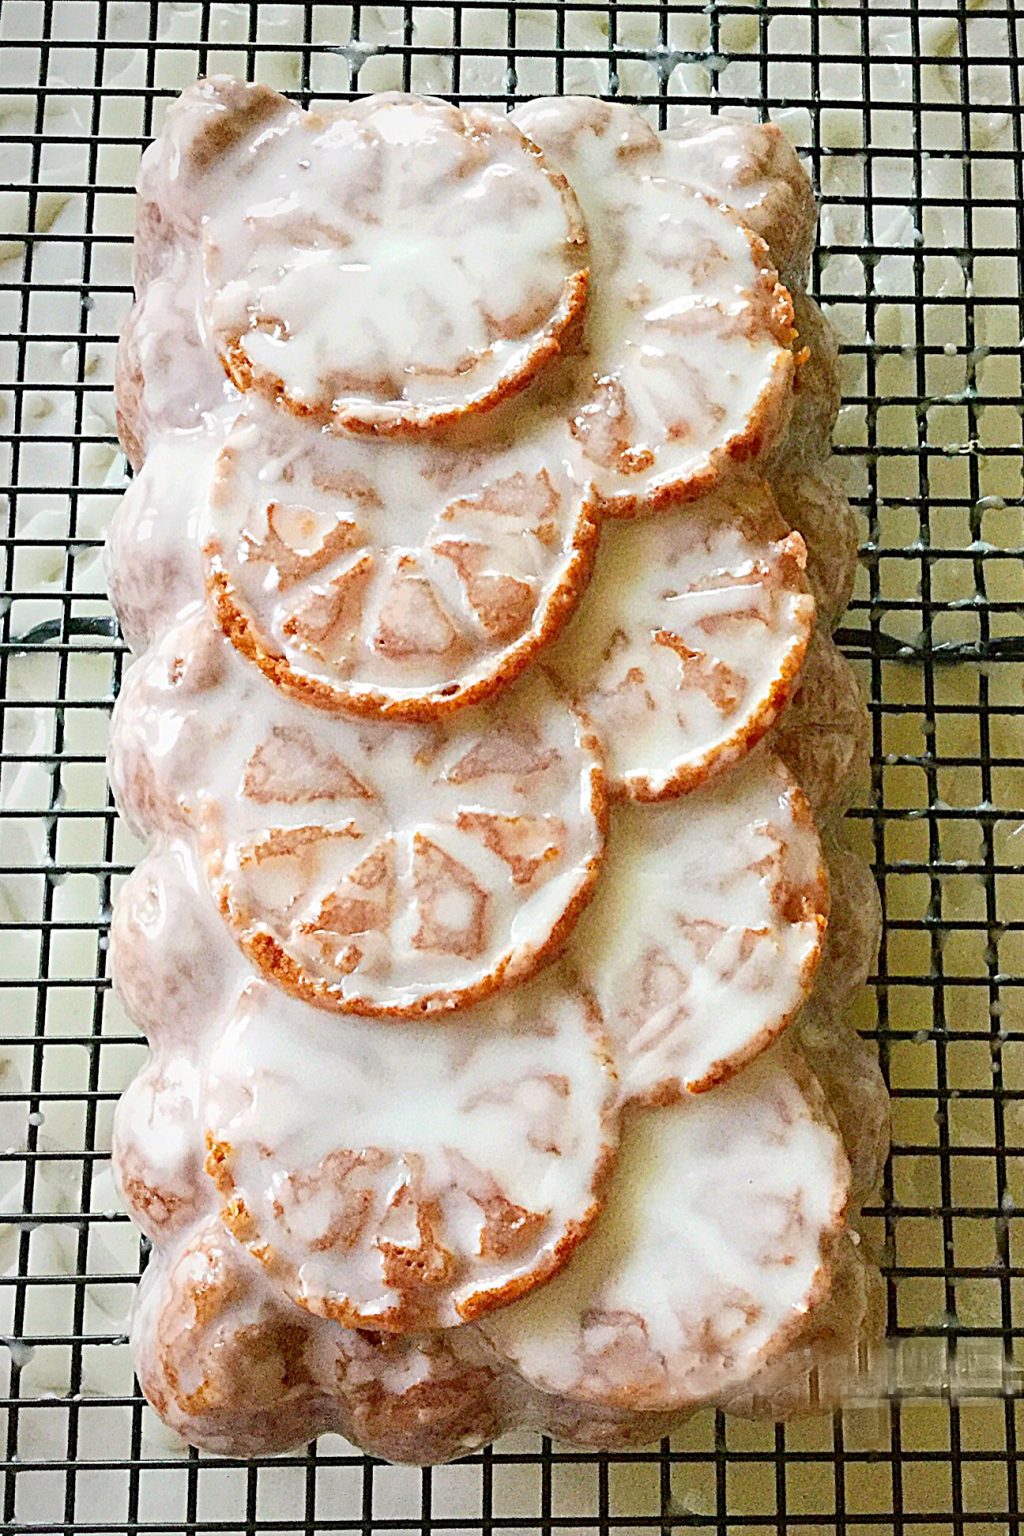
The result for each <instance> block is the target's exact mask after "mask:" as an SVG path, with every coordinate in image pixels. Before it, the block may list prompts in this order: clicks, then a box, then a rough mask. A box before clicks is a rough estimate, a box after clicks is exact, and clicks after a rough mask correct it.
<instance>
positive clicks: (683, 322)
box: [513, 97, 794, 514]
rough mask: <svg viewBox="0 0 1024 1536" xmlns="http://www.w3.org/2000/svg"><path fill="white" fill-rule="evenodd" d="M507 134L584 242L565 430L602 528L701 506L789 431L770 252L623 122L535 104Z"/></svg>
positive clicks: (560, 104)
mask: <svg viewBox="0 0 1024 1536" xmlns="http://www.w3.org/2000/svg"><path fill="white" fill-rule="evenodd" d="M513 121H515V122H517V123H519V124H520V126H521V127H522V129H523V131H524V132H525V133H527V134H528V135H529V136H530V137H531V138H532V139H534V141H535V142H536V143H538V144H540V146H541V148H542V149H544V150H545V151H546V152H547V153H548V155H549V158H550V159H551V161H552V162H553V163H554V164H555V165H557V166H558V167H559V168H560V169H561V170H562V171H564V173H565V175H566V176H567V177H568V179H569V181H570V182H571V184H572V185H573V186H574V187H575V188H576V191H577V194H578V196H579V199H580V204H581V206H582V208H583V212H584V216H585V218H586V220H587V226H588V228H589V230H590V233H591V252H592V269H593V295H592V299H591V303H590V305H589V307H588V321H587V337H586V357H585V370H586V374H587V376H588V378H587V380H586V381H585V380H584V379H583V378H582V377H581V378H580V381H579V382H580V384H581V385H582V386H583V397H582V398H581V400H580V402H579V404H578V406H577V408H576V410H575V412H574V413H573V416H572V420H571V430H572V431H573V434H574V436H575V438H576V440H577V444H578V446H579V448H580V451H581V453H582V456H583V459H584V462H585V465H586V469H587V472H588V473H589V474H590V475H592V476H593V481H594V485H595V488H596V490H597V492H598V494H599V495H600V497H601V498H602V500H603V501H604V502H605V503H606V504H607V506H608V509H609V510H610V511H611V512H613V513H620V514H621V513H631V512H636V511H642V510H647V509H648V508H649V506H650V505H652V504H653V505H655V506H659V505H665V504H669V503H671V502H672V501H678V500H680V499H687V498H691V497H693V496H694V495H698V494H700V493H701V491H703V490H706V489H708V488H709V487H710V486H711V485H712V484H713V483H714V482H715V481H716V480H717V479H718V478H719V477H720V476H721V475H722V474H723V473H724V472H725V471H726V470H727V468H728V467H729V465H730V463H731V462H734V461H736V460H741V459H755V458H757V457H758V455H759V454H761V453H762V452H764V451H766V450H767V449H768V448H770V447H771V446H773V445H774V443H775V442H776V441H777V439H778V438H779V437H780V435H781V433H782V432H783V431H784V429H785V425H786V422H787V420H788V416H789V410H790V406H791V392H792V381H793V371H794V360H793V354H792V352H791V350H790V342H791V340H792V329H791V321H792V311H791V304H790V299H789V295H788V293H787V292H786V290H785V289H784V288H782V287H781V286H780V285H779V284H778V281H777V273H776V271H775V269H774V268H773V267H772V265H771V261H770V258H769V256H768V253H767V248H766V247H765V246H764V244H763V242H761V241H760V240H758V239H757V238H756V237H754V236H752V235H751V232H750V231H749V230H748V229H747V228H746V227H745V226H744V225H742V224H741V223H740V221H739V219H738V218H737V216H736V215H735V214H734V213H733V212H732V211H731V210H730V209H728V208H727V207H726V206H725V205H724V204H721V203H719V202H716V201H714V200H711V199H709V198H708V197H706V196H705V195H703V194H702V193H700V192H697V191H695V190H693V188H692V186H691V185H690V184H689V183H688V181H687V180H686V178H685V175H684V174H682V173H681V172H680V170H679V169H678V165H679V158H680V157H679V156H678V155H677V154H675V153H673V152H671V151H670V150H669V149H668V148H667V147H666V146H665V145H664V144H663V142H662V140H661V139H660V138H659V136H658V134H656V133H655V132H654V130H653V129H652V128H650V127H649V126H648V124H647V123H646V122H645V121H644V119H643V118H641V117H640V116H639V115H638V114H637V113H636V112H635V111H633V109H632V108H629V107H625V106H621V105H616V104H608V103H602V102H596V101H590V100H587V99H585V98H582V97H579V98H562V99H546V100H541V101H538V102H531V103H529V104H528V105H526V106H524V107H520V108H517V109H516V111H515V112H514V113H513Z"/></svg>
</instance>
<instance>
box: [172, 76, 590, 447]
mask: <svg viewBox="0 0 1024 1536" xmlns="http://www.w3.org/2000/svg"><path fill="white" fill-rule="evenodd" d="M207 209H208V212H207V214H206V217H205V218H204V223H203V261H204V269H205V278H206V310H207V316H208V321H209V326H210V332H211V335H212V337H213V339H214V343H215V345H216V347H217V349H218V351H219V352H220V354H221V356H222V358H223V360H224V362H225V366H226V368H227V370H228V372H229V373H230V374H231V376H232V378H233V379H234V382H235V383H236V384H237V385H238V386H239V387H240V388H242V389H249V388H256V389H258V390H260V391H261V392H263V393H265V394H267V395H268V396H269V397H270V398H280V399H281V400H283V401H285V402H286V403H287V404H288V405H289V406H290V408H292V409H294V410H296V411H299V412H302V413H309V414H312V415H315V416H318V417H324V416H331V417H333V418H334V419H335V420H336V421H339V422H341V423H343V424H344V425H347V426H349V427H352V428H354V429H359V428H363V429H368V430H375V431H389V430H394V431H404V430H409V429H410V428H416V427H423V426H434V425H437V424H438V422H441V421H444V420H446V419H448V418H449V417H452V416H456V415H459V414H461V413H462V412H464V411H466V410H468V409H479V408H481V407H487V406H489V405H492V404H494V403H495V402H496V401H497V400H499V399H501V398H502V397H504V396H505V395H507V394H508V393H510V392H511V391H513V390H516V389H519V388H521V387H522V386H523V385H524V384H525V383H527V382H528V381H529V378H530V377H531V375H532V374H533V373H535V372H536V371H537V369H538V368H539V367H540V366H542V365H543V363H544V362H545V361H547V359H548V358H549V357H550V356H552V355H554V354H556V353H557V352H558V350H559V343H560V338H561V337H562V335H563V333H564V332H565V331H567V330H568V329H569V327H570V326H571V325H572V324H573V323H574V322H575V321H576V320H577V318H578V316H579V315H580V314H581V313H582V310H583V306H584V304H585V301H586V287H587V238H586V230H585V227H584V224H583V220H582V217H581V215H580V212H579V207H578V205H577V202H576V198H575V195H574V194H573V192H572V191H571V189H570V188H569V187H568V185H567V184H566V182H565V180H564V178H563V177H561V176H559V175H556V174H553V173H552V172H551V171H550V170H549V169H548V167H547V165H546V164H545V162H544V160H543V157H542V156H541V155H540V154H539V153H538V151H537V150H536V148H535V147H534V146H533V145H532V144H530V143H529V142H528V141H527V140H526V139H524V138H523V136H522V134H520V133H519V132H518V131H517V129H516V128H515V127H514V126H513V125H512V124H511V123H510V122H509V121H508V120H507V119H506V118H504V117H503V116H501V115H500V114H493V113H488V112H476V111H472V110H467V111H462V110H460V109H459V108H457V107H452V106H448V105H446V104H445V103H444V102H441V101H436V100H431V99H429V98H423V97H414V96H401V95H398V94H394V95H390V96H376V97H369V98H366V99H364V100H363V101H360V102H356V103H353V104H352V105H351V106H349V107H342V108H340V109H337V110H336V111H334V112H331V113H323V112H308V113H307V112H302V111H300V110H299V109H298V108H292V109H290V110H287V111H283V112H281V113H280V114H279V115H278V116H277V117H276V118H275V119H274V120H273V121H272V122H271V123H270V124H268V125H267V126H266V127H265V128H264V129H263V131H261V132H260V133H259V134H257V135H256V136H255V137H254V138H252V139H251V140H249V141H247V142H244V143H243V144H242V145H240V146H239V148H238V149H237V151H236V152H235V154H234V155H232V156H230V157H228V158H226V159H225V160H224V161H223V162H222V163H221V164H220V165H219V166H218V167H217V169H216V171H215V172H214V173H213V174H212V175H211V178H210V190H209V201H208V203H207ZM513 228H514V230H515V238H514V239H512V240H509V239H508V232H509V230H510V229H513Z"/></svg>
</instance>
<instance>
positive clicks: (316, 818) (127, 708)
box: [111, 615, 603, 1013]
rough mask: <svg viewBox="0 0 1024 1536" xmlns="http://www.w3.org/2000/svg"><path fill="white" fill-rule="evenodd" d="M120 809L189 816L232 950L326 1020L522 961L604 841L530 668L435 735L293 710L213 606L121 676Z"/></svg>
mask: <svg viewBox="0 0 1024 1536" xmlns="http://www.w3.org/2000/svg"><path fill="white" fill-rule="evenodd" d="M111 777H112V781H113V783H114V785H115V788H116V790H117V794H118V801H119V804H120V805H121V807H122V809H123V810H124V811H125V812H126V813H128V814H129V815H132V814H134V816H135V818H136V819H137V820H138V822H139V823H140V824H142V825H148V826H149V827H150V828H152V827H154V826H162V827H163V828H165V829H169V830H172V831H173V830H174V829H175V828H176V827H178V826H180V825H182V824H184V825H185V826H187V827H189V828H190V830H191V833H192V835H193V836H194V837H196V838H198V839H199V841H200V843H201V846H202V848H203V851H204V854H205V858H206V867H207V871H208V875H209V878H210V880H211V883H212V888H213V889H214V891H215V893H216V894H217V896H218V898H219V900H220V902H221V905H222V910H223V913H224V916H225V918H226V920H227V921H228V922H229V924H230V925H231V926H232V928H233V929H234V931H235V933H236V934H237V936H238V937H239V939H240V940H241V942H242V943H243V945H244V946H245V947H246V948H247V949H248V950H249V951H250V952H251V953H253V954H255V955H256V956H257V958H258V961H259V963H260V964H262V965H264V966H265V967H266V968H267V969H268V970H269V971H270V972H271V973H272V974H275V975H277V976H278V977H279V978H281V979H283V980H284V981H285V982H286V984H287V985H289V986H290V987H292V988H294V989H296V990H298V991H300V992H302V993H303V995H305V996H307V997H309V998H311V999H312V1000H314V1001H316V1002H319V1003H321V1004H322V1005H323V1006H325V1007H336V1008H343V1009H354V1010H356V1011H360V1010H369V1011H371V1012H373V1011H383V1012H389V1011H407V1012H412V1013H418V1012H423V1011H429V1010H431V1009H433V1008H438V1007H440V1008H444V1007H449V1006H452V1005H453V1004H456V1003H458V1002H459V1001H463V1002H465V1001H468V1000H469V998H470V997H471V996H473V995H479V994H480V993H481V992H482V991H486V990H490V988H491V987H492V985H494V984H496V983H497V982H499V981H501V982H503V983H506V984H507V983H509V982H511V981H513V980H515V979H521V978H522V977H523V976H525V975H527V974H528V973H529V972H530V971H531V970H532V969H534V968H535V967H536V965H537V963H538V962H539V960H540V958H541V957H542V956H543V954H544V953H545V952H546V950H547V949H548V948H549V947H550V945H551V943H552V941H553V940H554V939H557V938H558V936H559V935H560V934H561V933H563V932H565V931H566V930H567V929H568V927H569V926H570V925H571V923H572V922H573V921H574V919H575V916H576V913H577V911H578V909H579V907H580V906H581V904H582V903H583V901H584V900H585V899H586V897H587V894H588V892H589V890H590V887H591V885H592V882H593V879H594V877H595V874H596V869H597V864H598V861H599V859H600V857H601V852H602V847H603V818H602V801H603V788H602V782H603V781H602V774H601V770H600V766H599V763H598V759H597V756H596V751H595V748H594V745H593V743H592V741H591V738H590V736H589V734H588V732H587V731H586V730H585V728H584V727H583V726H582V725H581V723H580V722H579V720H578V719H577V718H576V716H575V715H574V714H573V712H572V710H571V709H570V708H569V707H568V706H567V704H566V702H565V701H564V700H563V699H562V698H561V697H559V696H558V695H557V694H556V693H555V691H554V690H553V688H552V687H551V685H550V684H549V683H548V682H546V680H545V678H544V676H543V674H541V673H537V674H535V675H533V676H531V677H530V678H528V679H527V680H525V681H524V682H523V684H521V685H520V686H519V687H518V688H517V689H516V690H514V692H512V693H506V694H503V695H502V697H501V698H500V699H499V700H498V701H496V702H495V703H490V704H486V705H482V706H480V707H479V708H476V709H471V710H462V711H460V712H459V714H458V715H457V716H456V717H454V718H453V719H452V720H451V722H450V723H446V725H445V726H444V727H443V728H441V727H424V726H411V725H388V724H385V723H383V722H380V721H358V720H353V719H349V718H347V717H344V716H335V715H328V714H324V713H323V712H321V711H314V710H310V709H308V708H304V707H303V706H301V705H298V704H294V703H292V702H291V701H289V700H288V699H285V698H283V697H282V696H281V694H280V692H279V690H277V689H275V688H274V687H273V686H272V685H271V684H269V683H267V682H266V681H265V680H264V679H263V678H262V677H261V676H260V674H259V672H258V671H257V669H256V668H254V667H252V666H250V665H248V664H247V663H246V662H245V661H243V660H242V658H241V657H240V656H239V655H238V653H237V652H236V651H235V650H234V649H233V648H232V647H231V646H230V645H229V644H228V643H227V641H225V640H224V639H223V638H222V637H221V636H220V635H219V634H218V632H217V631H215V630H214V629H213V627H212V625H211V624H210V621H209V619H208V618H207V617H206V616H205V615H201V616H199V617H196V618H194V619H190V620H187V621H186V622H185V623H184V624H182V625H181V626H179V627H178V628H177V629H174V630H172V631H170V632H169V633H168V635H166V636H165V637H164V640H163V641H162V642H161V645H160V646H159V647H158V648H157V649H156V650H154V651H153V652H152V653H151V654H150V655H149V656H148V657H147V658H146V659H145V660H144V661H143V662H142V663H141V664H140V665H139V666H138V667H136V668H135V669H134V670H133V671H132V672H131V674H130V675H129V677H128V679H127V681H126V684H125V686H124V688H123V690H122V693H121V696H120V698H119V700H118V704H117V708H116V711H115V716H114V723H113V728H112V739H111Z"/></svg>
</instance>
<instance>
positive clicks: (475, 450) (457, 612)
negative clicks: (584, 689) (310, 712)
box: [202, 400, 597, 718]
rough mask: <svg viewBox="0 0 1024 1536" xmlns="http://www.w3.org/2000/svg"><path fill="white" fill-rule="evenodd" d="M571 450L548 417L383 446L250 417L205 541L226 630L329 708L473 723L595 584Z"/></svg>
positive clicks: (219, 480) (522, 417)
mask: <svg viewBox="0 0 1024 1536" xmlns="http://www.w3.org/2000/svg"><path fill="white" fill-rule="evenodd" d="M569 447H570V439H569V438H568V435H567V434H566V433H565V431H564V427H563V424H562V423H561V422H560V421H558V420H557V419H556V420H554V421H552V420H550V418H547V417H545V416H544V415H543V414H542V413H539V412H537V411H531V412H529V413H524V412H522V411H520V412H517V414H516V417H515V420H514V421H513V420H512V419H511V418H510V417H509V416H508V415H507V414H505V415H503V416H502V417H501V419H500V421H498V422H494V421H493V420H492V419H491V418H488V420H487V421H486V422H481V423H479V424H477V425H476V428H475V429H470V430H468V431H462V432H459V433H457V434H454V435H453V434H449V435H448V436H447V437H446V438H445V439H444V440H442V441H437V440H435V439H425V438H422V437H415V438H411V439H409V438H397V439H386V440H379V439H374V438H366V437H354V436H351V435H348V434H344V433H342V434H339V433H337V432H329V431H320V430H316V429H314V428H313V427H306V428H303V427H302V426H301V425H300V424H298V423H296V422H295V421H294V420H293V419H292V418H291V417H290V416H288V415H287V413H285V412H283V411H279V410H275V409H274V408H273V407H271V406H269V405H266V404H264V403H263V402H261V401H259V400H255V401H253V402H251V403H250V404H248V405H247V406H246V408H245V410H244V411H243V412H242V414H241V416H240V417H239V419H238V421H237V423H236V424H235V426H234V428H233V430H232V431H231V433H230V435H229V437H228V440H227V442H226V444H225V446H224V448H223V449H222V451H221V452H220V454H219V456H218V459H217V462H216V465H215V468H214V472H213V478H212V490H211V493H210V498H209V518H208V521H207V523H206V525H205V527H204V531H203V534H202V540H203V543H204V545H205V547H206V562H207V571H208V575H209V576H210V578H211V579H212V581H213V582H214V583H215V590H216V601H217V605H218V614H219V617H220V621H221V624H222V626H223V627H224V629H225V631H226V632H227V633H228V634H229V635H231V637H232V639H233V640H234V642H235V644H236V645H238V646H239V648H240V649H242V650H244V651H245V652H246V654H247V655H249V656H251V657H252V658H253V659H254V660H256V661H257V662H258V664H259V665H260V666H261V667H262V668H263V670H264V671H265V672H266V673H267V675H268V676H271V677H273V678H274V679H275V681H277V682H278V683H279V684H280V685H281V686H282V687H284V688H286V689H287V690H288V691H289V692H292V693H294V694H296V695H297V696H299V697H303V698H307V699H309V700H310V701H311V702H313V703H316V704H319V705H323V706H325V707H335V708H336V707H342V708H346V709H349V710H355V711H357V712H360V713H373V712H381V713H386V714H389V715H392V716H399V715H410V716H412V717H413V718H417V717H423V716H424V715H426V714H428V713H429V714H437V713H439V712H442V711H443V712H445V713H448V712H450V710H452V709H454V708H457V707H460V706H462V705H464V704H465V703H467V702H469V701H471V700H472V699H474V698H475V697H477V696H478V695H479V694H481V693H485V692H489V691H491V690H492V689H493V688H494V686H495V684H496V683H497V681H499V680H501V679H503V678H506V679H507V678H508V677H509V676H512V675H514V674H515V673H516V672H517V671H519V670H521V669H522V667H523V666H524V665H525V664H526V662H527V661H528V660H529V659H530V657H531V655H532V654H533V653H534V652H535V651H536V650H537V648H538V646H539V645H540V644H541V643H542V641H543V640H544V639H546V638H548V637H549V636H550V634H551V633H553V632H556V631H557V629H558V628H559V627H560V626H561V624H562V623H563V622H564V618H565V616H566V614H567V613H568V611H570V609H571V607H572V605H573V604H574V603H575V601H576V598H577V597H578V595H579V592H580V590H581V589H582V587H583V586H584V585H585V583H586V580H587V577H588V575H589V571H590V563H591V559H592V554H593V547H594V545H595V543H596V538H597V529H596V526H595V524H594V522H593V520H592V516H591V512H590V509H589V505H588V502H587V498H586V494H585V491H584V488H583V486H582V485H581V483H580V481H579V479H578V477H577V476H576V475H575V474H574V472H573V467H572V462H571V461H572V455H571V453H570V452H569Z"/></svg>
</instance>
